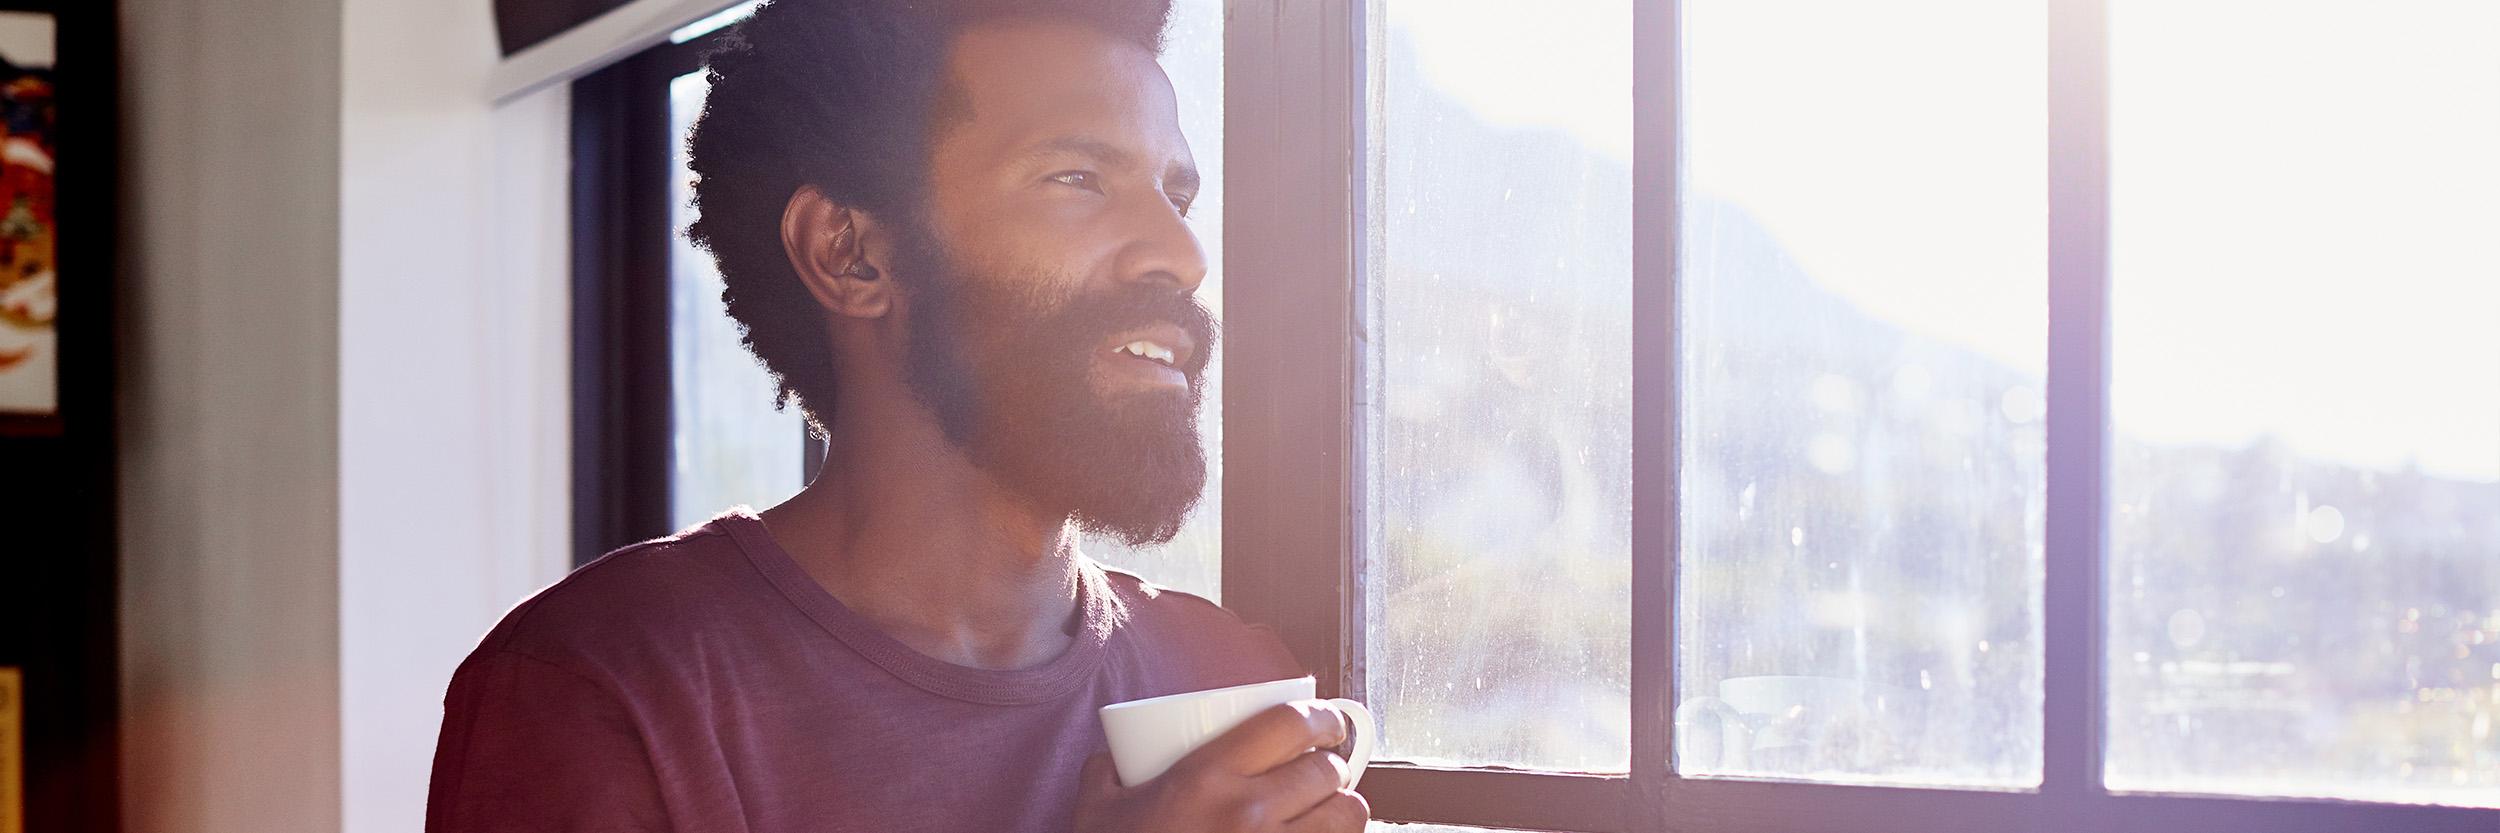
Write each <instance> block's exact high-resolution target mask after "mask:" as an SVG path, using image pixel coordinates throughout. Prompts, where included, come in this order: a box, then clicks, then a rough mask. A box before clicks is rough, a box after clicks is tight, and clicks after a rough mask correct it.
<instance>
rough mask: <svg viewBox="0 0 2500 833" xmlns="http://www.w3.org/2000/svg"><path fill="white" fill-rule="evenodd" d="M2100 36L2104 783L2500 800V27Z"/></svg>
mask: <svg viewBox="0 0 2500 833" xmlns="http://www.w3.org/2000/svg"><path fill="white" fill-rule="evenodd" d="M2111 21H2112V27H2111V32H2110V41H2111V47H2112V61H2111V68H2112V71H2113V77H2112V79H2111V82H2112V83H2111V91H2110V106H2111V111H2112V112H2111V125H2112V130H2111V135H2110V138H2111V162H2110V164H2111V180H2112V181H2113V185H2114V187H2113V189H2112V190H2113V194H2114V200H2113V206H2112V210H2111V217H2112V228H2111V230H2110V239H2111V243H2110V253H2111V258H2112V263H2111V268H2110V271H2111V304H2112V316H2111V317H2112V328H2111V329H2112V342H2113V350H2112V361H2113V366H2112V368H2111V378H2112V385H2113V387H2112V390H2111V392H2110V408H2111V411H2112V414H2113V416H2114V427H2115V430H2116V434H2117V440H2116V445H2115V446H2113V448H2112V449H2111V451H2112V455H2111V456H2112V458H2113V463H2114V467H2113V469H2112V470H2111V479H2110V520H2111V525H2110V550H2109V585H2108V586H2109V596H2108V598H2109V642H2108V654H2107V657H2106V659H2105V662H2106V663H2107V666H2106V667H2107V668H2108V672H2107V673H2108V684H2109V709H2110V713H2109V721H2110V723H2109V725H2110V738H2109V742H2110V745H2109V784H2110V786H2111V787H2112V788H2115V789H2127V790H2140V791H2163V792H2220V793H2239V794H2251V795H2279V796H2308V797H2326V798H2354V799H2369V800H2382V801H2400V802H2432V803H2443V804H2461V805H2469V806H2482V807H2500V742H2495V740H2494V738H2493V725H2492V724H2493V723H2494V722H2495V721H2500V557H2495V556H2500V329H2495V328H2493V327H2492V326H2491V323H2490V320H2491V316H2490V314H2489V313H2490V312H2491V311H2492V310H2496V309H2500V252H2495V251H2494V250H2493V249H2492V247H2491V246H2490V245H2489V242H2490V241H2491V239H2492V235H2491V233H2490V229H2493V228H2500V201H2495V200H2494V198H2493V196H2492V195H2493V194H2500V155H2495V154H2493V153H2492V149H2493V148H2495V147H2500V106H2494V105H2493V103H2492V102H2494V101H2500V61H2495V60H2493V58H2492V56H2493V45H2494V44H2495V43H2500V7H2495V6H2494V5H2492V4H2490V3H2438V2H2405V3H2391V4H2386V5H2371V6H2368V7H2366V9H2364V8H2363V7H2358V6H2356V7H2352V8H2337V7H2330V6H2319V5H2291V6H2286V7H2284V8H2282V9H2278V10H2273V11H2270V12H2269V13H2268V14H2267V15H2265V19H2264V20H2263V21H2262V23H2259V24H2257V25H2254V26H2252V25H2251V24H2250V22H2249V21H2247V20H2245V19H2243V18H2242V17H2241V16H2240V15H2238V14H2237V13H2236V12H2235V10H2234V9H2232V8H2231V7H2229V6H2228V4H2220V3H2214V2H2158V3H2156V2H2137V1H2136V0H2129V2H2123V3H2119V4H2117V5H2116V6H2115V7H2114V8H2113V9H2112V12H2111ZM2224 43H2227V44H2229V50H2230V52H2231V55H2232V60H2230V61H2227V62H2218V61H2214V60H2212V53H2213V52H2214V50H2215V49H2216V44H2224ZM2322 43H2333V44H2335V45H2336V49H2335V51H2334V52H2333V53H2332V54H2329V55H2320V54H2317V53H2316V51H2315V45H2317V44H2322ZM2217 101H2225V102H2229V104H2228V105H2227V106H2215V104H2214V102H2217ZM2322 161H2327V162H2329V164H2324V165H2322V164H2321V162H2322Z"/></svg>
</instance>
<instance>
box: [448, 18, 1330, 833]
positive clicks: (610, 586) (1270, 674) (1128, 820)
mask: <svg viewBox="0 0 2500 833" xmlns="http://www.w3.org/2000/svg"><path fill="white" fill-rule="evenodd" d="M1168 5H1169V0H1068V1H1067V2H1042V1H1041V0H1028V1H1027V2H1005V1H1002V0H959V1H958V2H933V0H781V2H777V3H774V4H772V5H769V6H766V7H764V8H762V9H761V10H759V11H757V12H756V13H755V15H754V16H753V17H752V18H751V19H750V20H749V21H747V22H746V23H744V24H741V25H740V26H739V27H738V29H737V30H736V31H735V32H734V33H733V34H732V35H731V37H730V41H731V45H729V46H728V47H726V48H725V49H724V50H723V51H721V52H719V53H717V54H715V55H714V56H712V58H711V80H712V93H711V99H710V102H709V104H708V106H707V107H706V109H705V112H704V114H703V117H702V120H701V122H700V123H699V124H698V126H697V128H696V131H695V135H694V138H693V140H692V144H691V151H692V153H691V158H692V167H693V169H694V172H695V173H696V174H697V175H699V176H700V178H701V179H700V184H699V185H698V186H697V187H696V199H697V201H698V203H699V207H700V208H701V214H702V219H701V220H700V221H699V222H697V223H696V224H695V225H694V227H693V228H692V229H690V234H691V235H692V236H693V238H694V239H695V240H696V241H697V242H699V243H701V244H702V245H704V246H706V247H707V248H708V249H709V250H710V251H711V253H712V255H713V256H714V257H715V258H716V259H717V261H718V262H719V264H720V268H721V272H722V275H723V277H724V279H725V281H726V284H727V291H726V292H725V293H724V299H725V300H726V302H727V305H728V310H729V313H730V315H731V316H733V317H734V318H736V319H737V320H738V321H739V322H740V323H741V324H742V325H744V327H745V329H746V334H747V343H748V345H749V347H750V348H751V349H752V350H753V351H754V353H755V355H756V357H757V358H758V359H759V360H761V361H762V363H763V364H764V366H765V367H766V368H767V369H769V370H770V371H771V372H772V373H773V374H774V375H775V376H776V377H777V378H778V379H779V380H780V383H781V386H782V389H783V394H784V397H785V399H784V401H785V402H794V403H796V404H797V405H798V406H799V407H800V408H801V409H803V411H804V412H805V413H806V415H807V417H808V420H809V422H810V424H811V425H812V426H813V428H814V430H816V431H818V432H819V433H821V434H822V435H823V437H824V438H825V441H826V445H827V446H828V448H829V453H828V456H827V460H826V463H825V466H824V473H823V474H822V475H821V476H819V477H818V478H817V479H816V481H815V482H813V483H811V484H809V486H808V487H807V489H806V490H805V491H803V492H801V493H800V494H799V495H798V496H796V497H793V498H791V499H790V500H789V501H788V502H786V503H783V504H781V505H779V506H776V507H773V508H772V509H770V510H768V511H765V512H763V513H762V514H761V515H760V516H759V515H756V514H753V513H749V512H746V511H744V510H742V509H740V510H732V511H730V512H728V513H725V514H723V515H721V516H719V517H717V518H715V519H713V520H712V521H711V522H709V523H706V524H703V525H701V526H697V527H695V528H693V529H690V530H687V531H684V532H681V533H679V534H677V535H675V536H671V537H669V538H664V539H661V540H657V541H652V542H647V543H644V544H640V545H637V546H633V547H628V548H625V549H623V550H619V551H617V552H614V553H610V554H609V555H608V556H606V557H605V558H602V559H600V560H599V561H597V562H595V563H592V564H590V565H588V566H586V567H583V568H582V569H581V570H579V571H577V572H576V573H574V574H573V575H572V576H571V577H569V578H567V579H565V580H564V581H562V582H559V583H557V584H556V585H554V586H553V587H550V588H548V589H547V590H545V591H543V592H541V593H539V594H538V595H536V596H534V597H532V598H531V599H530V600H528V601H527V602H524V603H522V604H521V605H519V606H518V607H515V608H514V609H513V610H512V611H511V613H510V614H508V615H507V616H506V617H505V618H504V620H503V622H502V623H501V624H500V625H498V626H497V627H496V628H495V629H494V630H493V631H492V632H491V633H489V634H488V635H487V636H486V638H485V639H484V641H483V642H482V643H481V644H480V645H479V646H478V648H477V650H476V652H475V653H473V654H472V655H471V656H470V657H469V659H468V660H467V661H466V662H465V663H463V664H462V665H461V668H460V670H459V672H458V674H457V675H456V676H455V677H454V679H453V681H452V684H451V690H450V694H449V696H448V697H447V698H446V700H445V714H444V721H443V732H442V739H441V743H440V746H439V747H438V749H437V752H436V756H435V764H434V780H433V784H432V788H431V793H430V795H429V799H428V802H427V828H428V829H429V830H432V831H437V832H438V833H451V832H452V831H483V830H676V831H755V832H756V833H761V832H762V831H798V830H807V831H818V830H825V831H844V830H859V831H912V830H926V831H984V832H987V831H1064V830H1077V831H1088V832H1089V833H1111V831H1158V832H1162V833H1170V832H1174V831H1178V832H1180V833H1219V831H1249V830H1261V831H1268V830H1275V831H1336V832H1339V833H1350V832H1351V831H1357V830H1360V829H1362V827H1363V825H1364V823H1365V821H1366V819H1367V817H1368V815H1369V811H1368V808H1367V807H1366V806H1365V805H1364V803H1363V800H1362V798H1361V797H1360V796H1358V795H1356V794H1354V793H1352V792H1350V791H1343V790H1340V789H1338V784H1339V783H1341V780H1340V779H1341V776H1342V773H1343V770H1344V766H1345V763H1344V761H1343V759H1342V758H1340V757H1338V755H1337V754H1336V753H1335V751H1333V750H1334V748H1335V747H1337V746H1338V745H1339V744H1341V743H1342V742H1343V741H1344V740H1345V738H1346V733H1347V731H1348V730H1347V727H1346V726H1345V724H1344V722H1343V720H1342V718H1341V716H1340V715H1339V714H1338V713H1337V712H1336V711H1335V710H1333V709H1331V708H1329V707H1328V706H1326V705H1325V704H1324V703H1318V702H1302V703H1296V704H1291V705H1288V706H1284V707H1279V708H1276V709H1271V710H1269V711H1267V712H1263V713H1261V714H1259V715H1257V716H1256V717H1254V718H1253V719H1252V720H1251V721H1249V722H1248V723H1246V724H1244V725H1243V726H1242V727H1241V728H1239V729H1237V730H1235V731H1233V732H1231V733H1229V734H1227V735H1224V736H1222V737H1220V738H1218V739H1216V740H1215V741H1213V742H1212V743H1210V744H1209V745H1208V746H1206V747H1203V748H1201V749H1200V750H1199V751H1198V752H1197V753H1195V754H1193V755H1192V756H1190V757H1189V758H1188V759H1187V760H1184V761H1183V762H1182V763H1181V764H1180V765H1178V766H1176V767H1175V768H1173V769H1172V770H1171V771H1169V772H1168V773H1166V774H1165V775H1163V776H1162V777H1159V778H1156V779H1154V780H1153V781H1150V782H1147V783H1145V784H1142V785H1137V786H1134V787H1129V786H1122V785H1120V784H1119V783H1118V782H1117V780H1116V778H1114V776H1113V775H1112V773H1111V768H1110V767H1109V766H1108V760H1107V759H1106V758H1105V757H1104V756H1103V754H1102V752H1103V750H1104V749H1105V742H1104V740H1103V736H1102V731H1101V728H1100V725H1099V723H1098V722H1097V718H1096V716H1095V709H1097V708H1098V707H1100V706H1102V705H1104V704H1107V703H1112V702H1117V701H1121V700H1129V699H1136V698H1142V697H1150V696H1157V695H1163V694H1171V693H1177V692H1182V691H1192V690H1198V689H1204V688H1213V687H1219V686H1226V685H1237V684H1242V683H1250V682H1257V681H1262V680H1269V679H1278V678H1283V677H1291V676H1298V675H1300V674H1301V673H1303V672H1302V669H1301V668H1300V667H1299V666H1298V665H1297V664H1296V663H1295V662H1294V660H1293V659H1292V657H1291V656H1290V655H1288V654H1286V653H1285V651H1284V649H1283V646H1282V645H1281V644H1280V643H1279V642H1278V641H1277V640H1276V639H1275V637H1274V636H1273V635H1272V634H1271V633H1269V632H1267V631H1265V630H1264V629H1262V628H1257V627H1252V626H1248V625H1245V624H1243V623H1242V622H1241V621H1240V620H1239V619H1237V618H1235V617H1233V616H1232V614H1230V613H1228V612H1226V611H1224V610H1223V609H1222V608H1219V607H1216V606H1215V605H1214V604H1212V603H1210V602H1208V601H1206V600H1204V599H1201V598H1198V597H1195V596H1190V595H1188V594H1184V593H1178V592H1173V591H1170V590H1163V589H1160V588H1156V587H1154V586H1153V585H1150V584H1147V583H1145V582H1143V581H1141V580H1140V579H1138V578H1136V577H1135V576H1131V575H1128V574H1125V573H1121V572H1117V571H1112V570H1107V569H1104V568H1102V567H1100V566H1099V565H1096V564H1094V563H1092V562H1091V561H1089V560H1087V559H1086V557H1085V556H1084V555H1082V554H1081V553H1079V552H1077V551H1076V549H1075V548H1074V546H1073V544H1072V542H1073V540H1074V535H1075V534H1076V532H1077V531H1078V530H1079V529H1091V530H1096V531H1100V532H1105V533H1109V534H1113V535H1116V536H1120V537H1123V538H1125V539H1127V540H1129V541H1131V542H1138V543H1146V542H1160V541H1164V540H1168V539H1169V538H1170V537H1171V536H1172V535H1173V534H1174V533H1175V532H1176V531H1177V529H1178V528H1179V524H1180V522H1181V518H1182V516H1183V514H1184V513H1185V512H1186V511H1187V510H1188V509H1189V507H1190V506H1191V505H1192V504H1193V503H1195V502H1196V500H1197V497H1198V494H1199V491H1200V489H1201V487H1202V486H1203V481H1204V479H1205V472H1206V466H1205V461H1204V460H1203V459H1202V456H1201V453H1200V451H1199V444H1198V438H1197V436H1196V434H1195V428H1194V414H1195V412H1196V408H1197V406H1198V403H1199V399H1200V398H1201V396H1202V394H1203V391H1202V389H1201V388H1202V379H1201V376H1200V373H1201V371H1202V369H1203V368H1205V367H1206V364H1207V357H1208V354H1209V351H1211V350H1212V349H1213V347H1214V335H1215V333H1214V327H1213V325H1212V322H1211V321H1210V319H1209V316H1208V314H1207V313H1206V311H1205V310H1204V309H1203V308H1201V307H1200V306H1199V304H1198V303H1197V302H1196V301H1195V300H1194V298H1193V293H1194V291H1195V289H1196V288H1197V286H1198V282H1199V280H1200V279H1201V278H1202V277H1203V276H1204V275H1205V273H1206V270H1207V263H1206V259H1205V255H1204V253H1203V252H1202V251H1201V249H1200V248H1199V246H1198V243H1197V240H1196V239H1195V238H1194V237H1193V236H1192V234H1191V232H1190V230H1189V228H1188V226H1187V224H1186V221H1185V218H1186V215H1187V213H1188V210H1189V203H1190V201H1191V199H1193V198H1194V197H1195V196H1196V194H1197V190H1198V177H1197V173H1196V171H1195V168H1194V167H1193V165H1192V162H1191V158H1190V153H1189V147H1188V144H1187V142H1185V141H1184V140H1183V138H1182V136H1181V133H1180V130H1179V126H1178V119H1177V115H1176V112H1175V108H1174V102H1173V93H1172V89H1171V85H1170V82H1169V81H1168V80H1167V79H1166V78H1165V77H1164V75H1163V73H1162V71H1161V70H1160V68H1159V67H1157V65H1156V64H1155V56H1156V52H1157V50H1158V49H1159V46H1160V40H1161V32H1162V29H1163V27H1164V24H1165V18H1166V16H1167V14H1168V12H1169V8H1168Z"/></svg>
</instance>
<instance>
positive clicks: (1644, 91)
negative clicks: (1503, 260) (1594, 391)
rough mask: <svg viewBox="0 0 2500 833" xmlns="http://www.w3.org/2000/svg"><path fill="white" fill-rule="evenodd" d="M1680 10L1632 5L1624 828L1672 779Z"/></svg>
mask: <svg viewBox="0 0 2500 833" xmlns="http://www.w3.org/2000/svg"><path fill="white" fill-rule="evenodd" d="M1681 6H1682V3H1681V0H1635V2H1634V4H1633V8H1632V73H1633V78H1632V131H1633V132H1632V310H1633V312H1632V345H1631V346H1632V351H1633V358H1632V600H1631V602H1632V634H1631V636H1632V696H1631V702H1632V777H1631V780H1630V782H1629V788H1630V795H1628V796H1627V797H1626V800H1625V801H1624V803H1623V807H1624V810H1625V813H1626V815H1627V816H1628V818H1627V821H1629V822H1630V824H1628V825H1627V827H1629V828H1630V829H1634V830H1663V829H1666V827H1667V820H1668V817H1669V816H1668V803H1669V796H1670V793H1671V787H1672V786H1673V780H1674V773H1673V766H1674V761H1673V760H1672V759H1671V757H1670V750H1671V749H1672V747H1671V746H1670V744H1671V743H1672V741H1673V738H1672V737H1671V736H1670V734H1671V724H1672V722H1673V715H1674V713H1675V700H1676V695H1675V615H1676V610H1675V601H1676V569H1675V568H1676V541H1677V536H1676V533H1677V530H1678V528H1679V524H1678V518H1679V517H1680V514H1679V502H1678V499H1677V497H1678V494H1679V492H1678V489H1677V486H1678V483H1677V480H1676V477H1677V473H1678V472H1679V471H1681V465H1680V463H1681V460H1680V455H1681V451H1682V442H1681V437H1682V431H1681V425H1680V420H1679V418H1678V414H1677V409H1676V401H1677V400H1676V395H1677V393H1678V384H1679V381H1678V377H1677V373H1676V369H1677V367H1678V365H1679V364H1680V358H1681V355H1682V353H1681V346H1680V339H1679V338H1678V333H1679V332H1681V328H1680V327H1678V326H1677V314H1678V312H1677V306H1676V300H1677V290H1678V288H1679V287H1678V280H1677V278H1678V270H1677V268H1676V265H1677V259H1678V257H1679V256H1680V252H1681V250H1682V247H1681V245H1680V229H1679V228H1678V224H1677V218H1678V217H1679V216H1680V215H1679V212H1678V209H1679V207H1680V204H1681V202H1682V199H1683V193H1682V185H1683V177H1682V175H1681V167H1682V164H1683V158H1682V154H1681V152H1680V150H1681V148H1682V146H1683V123H1682V121H1681V108H1680V100H1681V92H1682V76H1683V72H1682V70H1683V50H1682V36H1681V31H1680V30H1681V18H1680V12H1681Z"/></svg>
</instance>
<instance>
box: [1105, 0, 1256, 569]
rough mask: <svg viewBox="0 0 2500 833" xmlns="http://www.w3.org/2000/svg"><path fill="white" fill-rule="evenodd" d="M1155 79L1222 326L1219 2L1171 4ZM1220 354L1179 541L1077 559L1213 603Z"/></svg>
mask: <svg viewBox="0 0 2500 833" xmlns="http://www.w3.org/2000/svg"><path fill="white" fill-rule="evenodd" d="M1163 72H1164V74H1165V75H1169V76H1171V78H1172V91H1173V93H1175V94H1176V95H1177V96H1178V98H1179V101H1180V111H1181V135H1183V136H1186V137H1188V139H1189V152H1190V154H1191V155H1192V156H1194V157H1196V158H1197V160H1198V174H1199V176H1200V177H1201V178H1202V179H1203V181H1204V183H1203V185H1201V186H1200V187H1201V190H1200V191H1199V192H1198V199H1197V201H1196V202H1192V203H1190V204H1189V228H1190V230H1191V231H1194V232H1197V234H1198V243H1199V244H1200V245H1202V246H1204V247H1206V251H1207V264H1208V269H1207V279H1206V282H1205V283H1201V284H1199V285H1198V299H1199V300H1201V301H1204V302H1206V305H1207V310H1208V311H1209V312H1213V313H1215V318H1216V320H1217V321H1218V322H1221V321H1223V320H1224V3H1223V0H1176V2H1174V3H1173V4H1172V23H1171V28H1169V29H1166V30H1165V31H1164V47H1163ZM1223 389H1224V351H1223V349H1222V346H1221V345H1218V346H1217V349H1216V351H1215V357H1214V359H1213V360H1212V361H1210V362H1208V363H1207V370H1206V392H1207V395H1206V404H1205V405H1204V406H1202V408H1201V409H1200V410H1199V412H1198V439H1199V442H1201V443H1203V444H1204V445H1205V447H1206V452H1207V490H1206V493H1205V494H1204V495H1202V496H1201V497H1200V498H1199V499H1198V508H1197V509H1196V510H1194V511H1192V512H1191V513H1190V515H1189V520H1188V521H1187V522H1185V523H1183V524H1182V526H1181V533H1180V534H1179V535H1177V536H1174V537H1173V538H1172V541H1171V543H1168V544H1164V545H1163V546H1160V547H1144V548H1139V547H1129V546H1125V545H1123V544H1121V543H1120V542H1119V541H1117V540H1114V539H1111V538H1107V537H1099V536H1097V537H1090V538H1088V539H1087V540H1086V542H1085V544H1084V549H1085V552H1086V553H1087V554H1088V555H1091V556H1093V557H1094V558H1095V559H1096V560H1099V561H1102V562H1104V563H1107V564H1111V565H1113V566H1117V567H1120V568H1122V569H1126V570H1128V571H1130V572H1134V573H1136V574H1138V575H1140V576H1144V577H1145V578H1146V579H1147V580H1149V581H1153V582H1154V583H1156V584H1160V585H1163V586H1165V587H1171V588H1175V589H1179V590H1184V591H1187V592H1191V593H1196V594H1198V595H1201V596H1205V597H1207V598H1209V599H1216V600H1218V601H1221V600H1222V599H1221V596H1220V595H1219V593H1218V591H1219V588H1218V587H1217V584H1218V583H1219V580H1220V579H1221V578H1222V577H1223V559H1222V558H1221V555H1222V552H1223V544H1224V518H1223V515H1224V513H1223V512H1222V511H1220V510H1221V509H1222V508H1223V506H1224V402H1223V397H1222V396H1221V395H1219V394H1218V392H1219V391H1222V390H1223Z"/></svg>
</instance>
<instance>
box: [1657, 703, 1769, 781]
mask: <svg viewBox="0 0 2500 833" xmlns="http://www.w3.org/2000/svg"><path fill="white" fill-rule="evenodd" d="M1704 726H1708V727H1709V728H1707V729H1704V728H1703V727H1704ZM1675 748H1676V754H1677V759H1678V761H1679V764H1678V765H1679V766H1705V767H1723V768H1730V769H1744V768H1745V767H1747V766H1751V765H1752V761H1751V760H1750V759H1751V758H1752V757H1753V754H1752V753H1753V728H1752V727H1750V726H1747V725H1745V715H1744V713H1742V712H1739V711H1737V710H1736V707H1735V706H1731V705H1728V704H1727V701H1725V700H1721V699H1719V698H1716V697H1695V698H1693V699H1690V700H1686V701H1684V704H1683V705H1681V706H1677V707H1675ZM1694 758H1698V759H1700V760H1690V759H1694Z"/></svg>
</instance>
